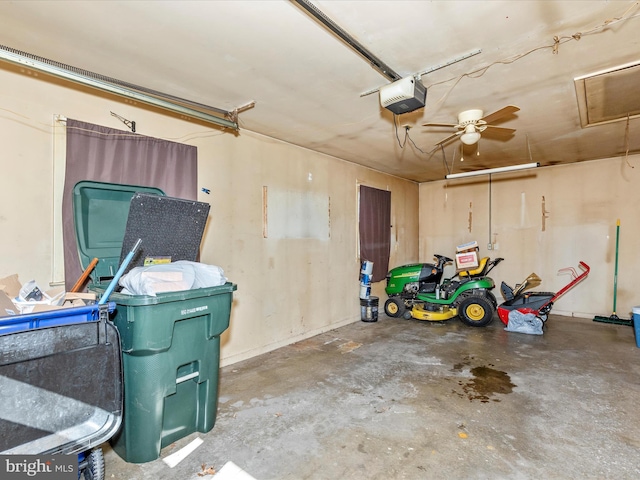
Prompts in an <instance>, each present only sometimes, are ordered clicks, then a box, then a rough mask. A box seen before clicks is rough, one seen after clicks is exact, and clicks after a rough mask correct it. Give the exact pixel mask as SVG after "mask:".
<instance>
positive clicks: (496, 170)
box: [445, 162, 540, 180]
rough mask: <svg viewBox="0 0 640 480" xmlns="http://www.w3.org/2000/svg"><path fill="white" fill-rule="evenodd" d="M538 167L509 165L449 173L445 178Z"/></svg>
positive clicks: (528, 164)
mask: <svg viewBox="0 0 640 480" xmlns="http://www.w3.org/2000/svg"><path fill="white" fill-rule="evenodd" d="M539 166H540V164H539V163H537V162H536V163H523V164H520V165H511V166H508V167H498V168H488V169H486V170H474V171H471V172H463V173H451V174H449V175H447V176H446V177H445V178H446V179H447V180H451V179H452V178H464V177H475V176H476V175H491V174H492V173H502V172H513V171H515V170H525V169H527V168H536V167H539Z"/></svg>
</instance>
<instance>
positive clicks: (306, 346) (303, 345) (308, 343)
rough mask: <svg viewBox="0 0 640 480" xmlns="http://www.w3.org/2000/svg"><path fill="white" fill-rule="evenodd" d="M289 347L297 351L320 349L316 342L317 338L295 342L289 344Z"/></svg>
mask: <svg viewBox="0 0 640 480" xmlns="http://www.w3.org/2000/svg"><path fill="white" fill-rule="evenodd" d="M290 347H291V348H293V349H294V350H297V351H299V352H303V351H305V350H318V351H320V350H322V349H321V348H320V344H318V342H317V340H316V339H313V338H311V339H307V340H302V341H300V342H296V343H294V344H292V345H290Z"/></svg>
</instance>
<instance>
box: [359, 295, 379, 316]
mask: <svg viewBox="0 0 640 480" xmlns="http://www.w3.org/2000/svg"><path fill="white" fill-rule="evenodd" d="M360 319H361V320H362V321H363V322H377V321H378V297H369V298H361V299H360Z"/></svg>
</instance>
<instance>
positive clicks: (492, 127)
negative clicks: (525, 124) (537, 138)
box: [484, 125, 516, 133]
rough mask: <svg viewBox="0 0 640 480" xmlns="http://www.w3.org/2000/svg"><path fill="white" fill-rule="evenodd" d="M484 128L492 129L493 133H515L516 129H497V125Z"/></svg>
mask: <svg viewBox="0 0 640 480" xmlns="http://www.w3.org/2000/svg"><path fill="white" fill-rule="evenodd" d="M484 128H490V129H491V130H492V131H493V132H502V133H513V132H515V131H516V129H515V128H506V127H496V126H495V125H485V126H484Z"/></svg>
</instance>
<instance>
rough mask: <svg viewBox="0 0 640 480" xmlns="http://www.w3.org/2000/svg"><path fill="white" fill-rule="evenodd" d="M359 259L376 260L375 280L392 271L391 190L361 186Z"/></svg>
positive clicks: (380, 279)
mask: <svg viewBox="0 0 640 480" xmlns="http://www.w3.org/2000/svg"><path fill="white" fill-rule="evenodd" d="M359 226H360V229H359V230H360V261H361V262H363V261H365V260H368V261H370V262H373V274H372V275H371V281H372V282H380V281H382V280H384V279H385V277H386V276H387V271H388V270H389V252H390V251H391V192H388V191H386V190H379V189H377V188H371V187H365V186H360V217H359Z"/></svg>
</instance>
